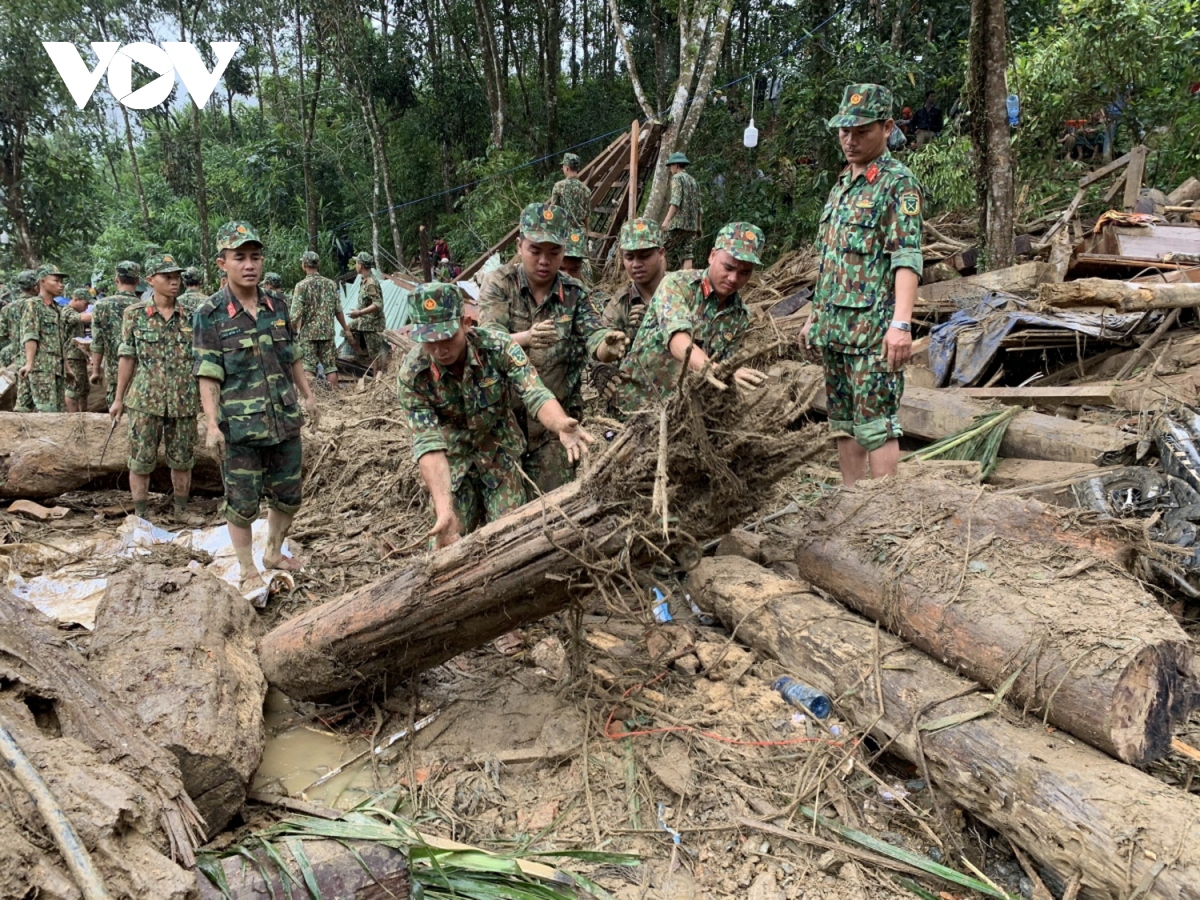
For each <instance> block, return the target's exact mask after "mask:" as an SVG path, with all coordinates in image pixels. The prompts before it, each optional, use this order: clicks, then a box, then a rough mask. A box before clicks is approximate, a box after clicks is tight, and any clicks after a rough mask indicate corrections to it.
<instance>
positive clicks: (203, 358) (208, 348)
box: [192, 307, 225, 382]
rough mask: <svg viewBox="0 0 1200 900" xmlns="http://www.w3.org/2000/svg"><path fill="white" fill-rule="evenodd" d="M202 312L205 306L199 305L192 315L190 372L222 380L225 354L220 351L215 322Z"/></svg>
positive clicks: (198, 376) (197, 375) (198, 375)
mask: <svg viewBox="0 0 1200 900" xmlns="http://www.w3.org/2000/svg"><path fill="white" fill-rule="evenodd" d="M204 313H205V308H204V307H201V308H200V309H198V310H196V312H195V313H194V314H193V315H192V354H193V360H192V374H193V375H195V376H196V377H197V378H211V379H213V381H220V382H224V381H225V355H224V354H223V353H222V352H221V339H220V337H218V335H217V324H216V322H214V321H213V320H212V318H211V316H207V315H205V314H204Z"/></svg>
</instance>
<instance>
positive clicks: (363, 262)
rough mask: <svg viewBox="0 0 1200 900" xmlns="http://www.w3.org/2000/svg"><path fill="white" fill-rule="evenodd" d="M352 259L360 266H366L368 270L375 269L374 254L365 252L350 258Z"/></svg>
mask: <svg viewBox="0 0 1200 900" xmlns="http://www.w3.org/2000/svg"><path fill="white" fill-rule="evenodd" d="M352 259H353V260H354V261H355V262H356V263H358V264H359V265H360V266H366V267H367V268H368V269H373V268H375V254H373V253H368V252H367V251H366V250H364V251H363V252H362V253H359V254H358V255H357V256H354V257H352Z"/></svg>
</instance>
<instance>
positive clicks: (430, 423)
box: [398, 284, 593, 547]
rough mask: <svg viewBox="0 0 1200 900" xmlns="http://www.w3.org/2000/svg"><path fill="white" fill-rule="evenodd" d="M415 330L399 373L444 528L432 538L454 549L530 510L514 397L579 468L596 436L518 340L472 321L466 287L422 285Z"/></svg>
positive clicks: (416, 447) (417, 451)
mask: <svg viewBox="0 0 1200 900" xmlns="http://www.w3.org/2000/svg"><path fill="white" fill-rule="evenodd" d="M412 323H413V328H412V339H413V341H415V342H416V347H414V348H413V349H412V350H411V351H409V354H408V356H407V357H406V358H405V360H404V363H403V364H402V365H401V366H400V376H399V379H398V387H399V396H400V406H401V407H402V408H403V409H404V411H405V414H406V415H407V418H408V426H409V430H410V431H411V432H412V439H413V440H412V444H413V456H414V457H415V458H416V459H417V463H418V465H419V466H420V469H421V478H422V479H423V480H424V482H425V486H426V487H427V488H428V489H429V494H430V496H431V497H432V498H433V508H434V512H435V514H436V516H437V522H436V523H435V524H434V526H433V529H432V530H431V531H430V532H429V534H430V537H432V538H433V539H434V541H435V543H436V546H437V547H445V546H447V545H449V544H452V543H454V542H455V541H457V540H458V538H459V536H460V535H461V534H464V533H466V532H470V531H474V530H475V529H476V528H478V527H479V526H480V525H482V524H483V523H484V522H491V521H494V520H495V519H498V518H499V517H500V516H502V515H504V514H505V513H507V512H510V511H511V510H513V509H516V508H517V507H518V506H521V505H522V504H523V503H525V502H526V499H527V492H526V487H525V477H524V475H522V473H521V468H520V460H521V454H522V452H523V451H524V449H525V436H524V435H523V434H522V433H521V428H520V426H519V425H518V424H517V419H516V416H515V415H514V413H513V407H512V406H511V405H510V404H509V402H508V399H509V397H510V396H512V397H514V398H516V399H519V400H520V402H521V404H522V405H523V407H524V409H525V411H526V412H527V413H528V415H530V416H535V417H536V418H537V420H538V421H539V422H540V423H541V424H542V427H543V428H545V429H546V431H548V432H549V433H551V434H554V435H557V437H558V440H559V443H560V445H561V446H562V448H563V452H564V454H565V455H566V457H567V460H568V462H569V463H570V464H574V463H575V462H577V461H578V460H579V458H580V456H581V455H582V454H583V453H585V452H586V450H587V445H588V444H590V443H592V440H593V438H592V436H591V435H590V434H588V433H587V432H586V431H584V430H583V429H582V428H580V427H579V421H578V420H577V419H575V418H572V417H571V416H569V415H568V414H567V413H566V412H565V411H564V410H563V408H562V405H561V404H560V403H559V402H558V401H557V400H555V399H554V395H553V394H552V393H551V392H550V391H549V389H548V388H547V387H546V386H545V385H544V384H543V383H542V380H541V379H540V378H539V377H538V375H537V372H536V371H535V370H534V367H533V364H532V363H531V362H530V361H529V357H528V356H527V355H526V354H525V351H524V350H522V349H521V347H520V346H519V345H518V344H517V343H516V341H514V340H513V338H512V337H511V336H510V335H508V334H507V333H505V332H503V331H498V330H493V329H489V328H473V327H472V326H471V325H469V324H468V323H467V322H465V321H464V320H463V316H462V294H461V293H460V291H459V289H458V288H457V287H455V286H453V285H448V284H424V285H421V286H419V287H418V288H417V290H416V291H415V292H414V294H413V311H412Z"/></svg>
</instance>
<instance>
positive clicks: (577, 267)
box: [562, 231, 594, 302]
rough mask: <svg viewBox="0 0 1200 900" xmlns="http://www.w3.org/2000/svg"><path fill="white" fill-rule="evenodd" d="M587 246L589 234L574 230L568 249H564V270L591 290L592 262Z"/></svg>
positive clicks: (568, 236)
mask: <svg viewBox="0 0 1200 900" xmlns="http://www.w3.org/2000/svg"><path fill="white" fill-rule="evenodd" d="M587 246H588V242H587V235H586V234H585V233H584V232H582V231H572V232H571V233H570V234H568V235H567V245H566V250H564V251H563V261H562V270H563V271H564V272H566V273H567V274H568V275H570V276H571V277H572V278H574V279H575V280H576V281H578V282H579V283H580V284H582V285H583V286H584V287H585V288H587V289H588V290H589V291H590V290H591V289H592V262H591V260H589V259H588V256H587V253H588V250H587ZM593 302H594V301H593Z"/></svg>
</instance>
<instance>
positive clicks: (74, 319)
mask: <svg viewBox="0 0 1200 900" xmlns="http://www.w3.org/2000/svg"><path fill="white" fill-rule="evenodd" d="M91 300H92V292H91V291H89V290H88V289H87V288H75V290H73V291H71V301H70V302H69V303H68V304H67V305H66V306H64V307H63V308H62V328H63V343H64V348H63V351H64V352H63V355H64V357H65V358H66V368H67V386H66V390H65V391H64V393H65V395H66V403H67V412H87V405H88V395H89V394H90V393H91V390H90V389H91V382H89V381H88V356H87V353H86V352H84V349H83V348H82V347H80V346H79V344H78V343H76V341H75V339H76V338H83V337H87V330H88V325H89V324H91V321H92V314H91V312H89V311H88V307H89V306H90V305H91Z"/></svg>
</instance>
